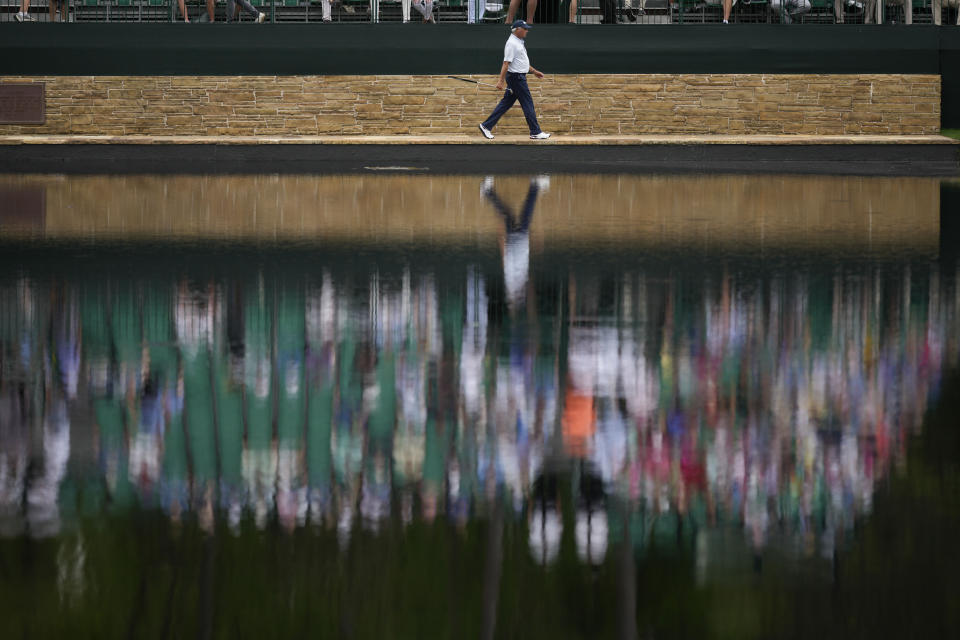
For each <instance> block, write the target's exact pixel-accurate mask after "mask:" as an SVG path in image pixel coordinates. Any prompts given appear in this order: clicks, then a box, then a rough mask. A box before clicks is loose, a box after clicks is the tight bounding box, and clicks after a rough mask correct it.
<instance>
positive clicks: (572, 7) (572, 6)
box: [569, 0, 577, 22]
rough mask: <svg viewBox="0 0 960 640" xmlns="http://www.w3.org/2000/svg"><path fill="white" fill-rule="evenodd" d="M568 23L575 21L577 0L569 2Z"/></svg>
mask: <svg viewBox="0 0 960 640" xmlns="http://www.w3.org/2000/svg"><path fill="white" fill-rule="evenodd" d="M569 20H570V22H576V21H577V0H570V16H569Z"/></svg>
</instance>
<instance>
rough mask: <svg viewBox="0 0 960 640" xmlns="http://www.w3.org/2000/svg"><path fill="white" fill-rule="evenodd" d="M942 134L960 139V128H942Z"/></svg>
mask: <svg viewBox="0 0 960 640" xmlns="http://www.w3.org/2000/svg"><path fill="white" fill-rule="evenodd" d="M940 135H942V136H947V137H948V138H953V139H954V140H960V129H940Z"/></svg>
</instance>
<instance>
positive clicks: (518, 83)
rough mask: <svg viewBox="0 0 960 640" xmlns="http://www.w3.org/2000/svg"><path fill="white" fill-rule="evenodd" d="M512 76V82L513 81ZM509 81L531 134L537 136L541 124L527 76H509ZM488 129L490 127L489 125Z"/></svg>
mask: <svg viewBox="0 0 960 640" xmlns="http://www.w3.org/2000/svg"><path fill="white" fill-rule="evenodd" d="M511 78H512V80H513V81H512V82H511ZM507 83H508V84H509V85H510V88H511V89H513V93H514V94H515V95H516V96H517V100H519V101H520V108H521V109H523V117H524V118H526V119H527V126H528V127H530V135H532V136H535V135H537V134H538V133H540V124H539V123H538V122H537V112H536V110H535V109H534V107H533V96H531V95H530V87H528V86H527V78H526V76H512V77H508V78H507ZM487 128H488V129H489V128H490V127H487Z"/></svg>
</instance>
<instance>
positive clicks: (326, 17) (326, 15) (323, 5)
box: [320, 0, 410, 22]
mask: <svg viewBox="0 0 960 640" xmlns="http://www.w3.org/2000/svg"><path fill="white" fill-rule="evenodd" d="M406 3H407V14H406V15H407V19H408V20H409V19H410V0H406ZM320 10H321V13H322V16H323V21H324V22H331V21H332V20H333V16H332V14H331V9H330V0H321V1H320Z"/></svg>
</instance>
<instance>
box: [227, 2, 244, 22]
mask: <svg viewBox="0 0 960 640" xmlns="http://www.w3.org/2000/svg"><path fill="white" fill-rule="evenodd" d="M237 4H240V0H227V12H226V14H225V20H226V21H227V22H233V14H234V5H237Z"/></svg>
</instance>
